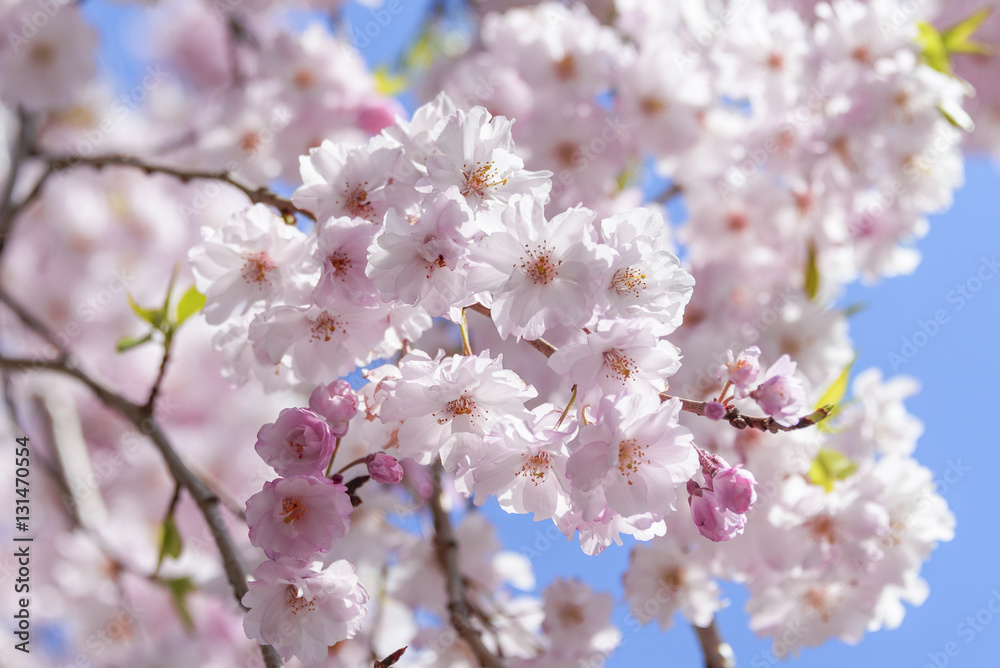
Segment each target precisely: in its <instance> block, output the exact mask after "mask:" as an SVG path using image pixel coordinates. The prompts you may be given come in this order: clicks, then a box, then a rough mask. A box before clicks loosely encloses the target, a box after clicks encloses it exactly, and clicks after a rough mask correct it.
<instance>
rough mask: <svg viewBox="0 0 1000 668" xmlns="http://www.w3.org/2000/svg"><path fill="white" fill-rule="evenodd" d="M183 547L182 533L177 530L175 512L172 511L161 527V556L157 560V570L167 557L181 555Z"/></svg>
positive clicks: (174, 557) (172, 557)
mask: <svg viewBox="0 0 1000 668" xmlns="http://www.w3.org/2000/svg"><path fill="white" fill-rule="evenodd" d="M183 547H184V546H183V544H182V543H181V534H180V532H179V531H177V523H176V522H175V521H174V515H173V513H171V514H170V515H168V516H167V519H166V520H164V521H163V526H161V527H160V556H159V558H157V560H156V570H157V571H159V570H160V565H161V564H162V563H163V560H164V559H165V558H166V557H170V558H171V559H177V558H178V557H180V556H181V550H182V549H183Z"/></svg>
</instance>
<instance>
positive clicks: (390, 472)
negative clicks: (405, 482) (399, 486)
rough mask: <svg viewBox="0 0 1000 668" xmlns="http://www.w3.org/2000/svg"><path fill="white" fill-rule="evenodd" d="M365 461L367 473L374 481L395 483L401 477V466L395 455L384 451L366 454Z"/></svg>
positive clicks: (387, 483)
mask: <svg viewBox="0 0 1000 668" xmlns="http://www.w3.org/2000/svg"><path fill="white" fill-rule="evenodd" d="M365 463H366V464H367V465H368V475H370V476H371V477H372V480H374V481H375V482H380V483H384V484H386V485H395V484H396V483H398V482H399V481H401V480H402V479H403V467H402V466H400V464H399V462H398V461H396V458H395V457H393V456H391V455H387V454H385V453H384V452H376V453H374V454H371V455H368V459H367V460H365Z"/></svg>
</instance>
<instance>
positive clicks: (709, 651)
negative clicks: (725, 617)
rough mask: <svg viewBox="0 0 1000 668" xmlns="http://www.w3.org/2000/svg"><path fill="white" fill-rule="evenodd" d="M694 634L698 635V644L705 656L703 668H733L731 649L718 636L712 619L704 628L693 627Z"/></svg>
mask: <svg viewBox="0 0 1000 668" xmlns="http://www.w3.org/2000/svg"><path fill="white" fill-rule="evenodd" d="M694 632H695V633H696V634H697V635H698V643H699V644H700V645H701V652H702V654H704V656H705V668H735V666H736V657H734V656H733V648H732V647H730V646H729V643H727V642H726V641H724V640H723V639H722V636H720V635H719V629H718V628H717V627H716V626H715V620H714V619H713V620H712V622H711V623H710V624H709V625H708V626H706V627H704V628H702V627H700V626H695V627H694Z"/></svg>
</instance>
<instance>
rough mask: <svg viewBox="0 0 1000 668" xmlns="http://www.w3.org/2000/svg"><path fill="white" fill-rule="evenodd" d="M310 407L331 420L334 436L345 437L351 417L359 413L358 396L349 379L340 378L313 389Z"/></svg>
mask: <svg viewBox="0 0 1000 668" xmlns="http://www.w3.org/2000/svg"><path fill="white" fill-rule="evenodd" d="M309 408H311V409H313V410H314V411H315V412H317V413H319V414H320V415H322V416H323V417H325V418H326V419H327V420H328V421H329V422H330V427H331V430H332V432H333V436H334V438H343V437H344V436H345V435H346V434H347V427H348V423H349V422H350V421H351V418H353V417H354V416H355V415H357V414H358V398H357V395H356V394H355V393H354V390H352V389H351V386H350V384H349V383H348V382H347V381H345V380H340V379H338V380H335V381H333V382H332V383H330V384H329V385H320V386H319V387H317V388H316V389H315V390H313V393H312V394H311V395H310V396H309Z"/></svg>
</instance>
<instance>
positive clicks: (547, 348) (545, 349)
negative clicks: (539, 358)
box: [466, 303, 557, 357]
mask: <svg viewBox="0 0 1000 668" xmlns="http://www.w3.org/2000/svg"><path fill="white" fill-rule="evenodd" d="M466 308H467V309H469V310H470V311H475V312H476V313H478V314H480V315H485V316H486V317H487V318H492V317H493V314H492V313H490V310H489V309H488V308H486V307H485V306H483V305H482V304H478V303H477V304H473V305H472V306H466ZM524 342H525V343H527V344H528V345H530V346H531V347H532V348H534V349H535V350H537V351H538V352H540V353H541V354H543V355H545V356H546V357H552V356H553V355H554V354H555V352H556V350H557V349H556V347H555V346H554V345H552V344H551V343H549V342H548V341H546V340H545V339H535V340H534V341H528V340H527V339H524Z"/></svg>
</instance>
